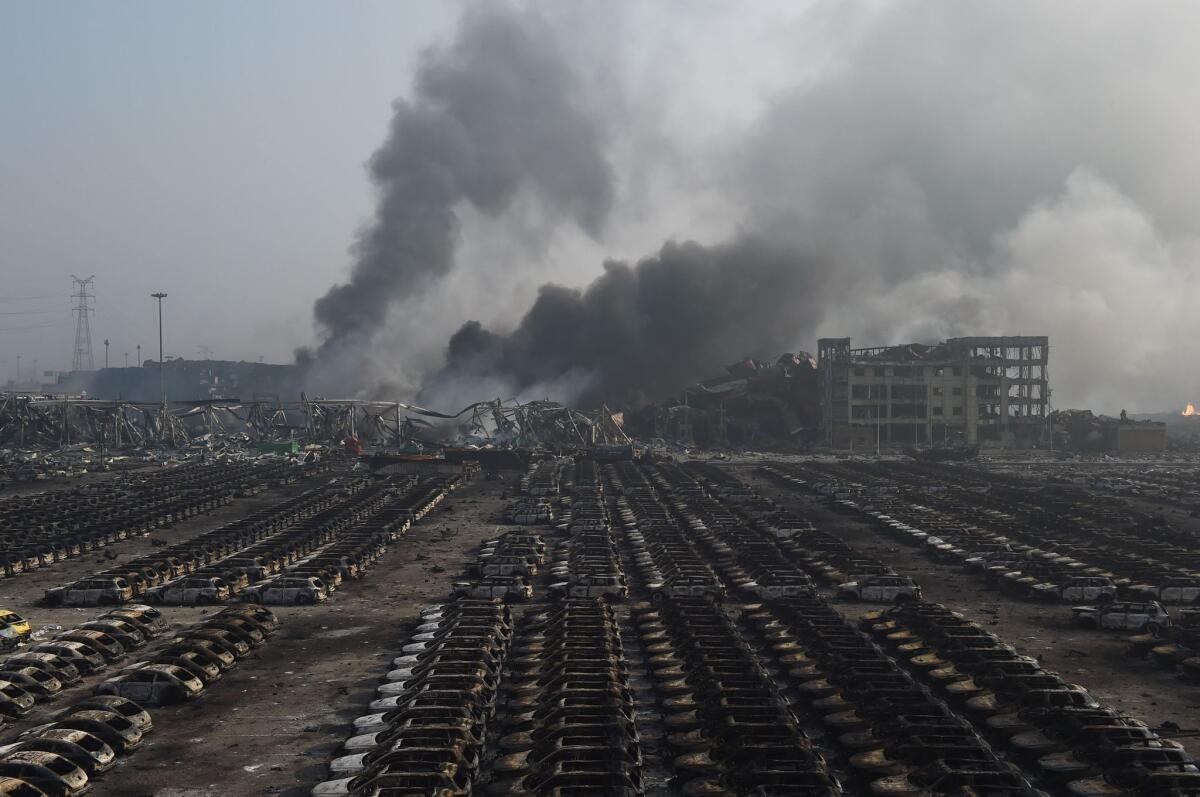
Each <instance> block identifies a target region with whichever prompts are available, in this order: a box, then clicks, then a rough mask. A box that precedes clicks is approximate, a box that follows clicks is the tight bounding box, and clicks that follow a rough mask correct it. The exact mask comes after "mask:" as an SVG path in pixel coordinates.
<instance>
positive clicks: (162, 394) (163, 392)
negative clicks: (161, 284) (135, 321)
mask: <svg viewBox="0 0 1200 797" xmlns="http://www.w3.org/2000/svg"><path fill="white" fill-rule="evenodd" d="M150 295H151V296H152V297H154V298H155V299H158V397H159V402H160V404H161V407H160V411H161V412H162V428H161V433H162V435H163V436H164V437H165V436H166V434H167V379H166V374H165V373H164V371H163V334H162V300H163V299H165V298H167V295H166V294H165V293H162V292H159V293H152V294H150ZM138 348H139V349H140V348H141V347H138Z"/></svg>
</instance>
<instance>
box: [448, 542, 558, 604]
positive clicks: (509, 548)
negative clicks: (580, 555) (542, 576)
mask: <svg viewBox="0 0 1200 797" xmlns="http://www.w3.org/2000/svg"><path fill="white" fill-rule="evenodd" d="M545 559H546V543H545V541H543V539H542V538H541V537H540V536H539V535H537V534H532V533H529V532H525V531H520V530H513V531H507V532H504V533H502V534H500V535H499V536H497V537H493V538H491V539H490V540H487V541H485V542H484V543H483V544H482V545H481V546H480V548H479V553H478V554H477V556H476V560H475V563H474V564H473V565H472V567H471V568H470V569H469V571H468V573H467V578H465V579H463V580H461V581H456V582H454V586H453V594H454V596H455V597H467V598H496V599H499V600H504V601H527V600H529V599H531V598H532V597H533V579H534V578H535V577H536V576H537V575H538V573H539V572H540V568H541V566H542V564H543V562H544V561H545Z"/></svg>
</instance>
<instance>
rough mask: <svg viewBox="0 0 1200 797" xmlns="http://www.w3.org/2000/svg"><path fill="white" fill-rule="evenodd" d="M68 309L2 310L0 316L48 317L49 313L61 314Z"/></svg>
mask: <svg viewBox="0 0 1200 797" xmlns="http://www.w3.org/2000/svg"><path fill="white" fill-rule="evenodd" d="M66 309H67V308H65V307H55V308H54V309H53V310H0V315H46V314H47V313H61V312H62V311H63V310H66Z"/></svg>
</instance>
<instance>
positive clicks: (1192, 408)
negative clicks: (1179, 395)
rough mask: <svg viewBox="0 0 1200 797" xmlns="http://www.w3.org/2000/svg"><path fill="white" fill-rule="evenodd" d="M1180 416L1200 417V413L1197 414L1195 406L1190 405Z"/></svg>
mask: <svg viewBox="0 0 1200 797" xmlns="http://www.w3.org/2000/svg"><path fill="white" fill-rule="evenodd" d="M1180 415H1200V412H1196V407H1195V405H1194V404H1188V405H1187V406H1186V407H1184V408H1183V412H1181V413H1180Z"/></svg>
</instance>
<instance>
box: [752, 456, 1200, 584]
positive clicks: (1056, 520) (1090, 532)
mask: <svg viewBox="0 0 1200 797" xmlns="http://www.w3.org/2000/svg"><path fill="white" fill-rule="evenodd" d="M766 471H767V472H768V474H769V475H772V476H773V477H775V478H776V479H778V480H781V481H783V482H784V483H785V484H789V485H791V486H794V487H805V488H808V489H812V490H814V491H817V492H820V493H823V494H825V495H827V496H832V497H833V498H834V500H835V505H836V506H838V507H839V508H841V509H843V510H844V511H847V512H850V513H853V514H856V515H859V516H861V517H863V518H864V519H866V520H867V521H868V522H870V523H871V524H872V525H874V526H875V527H876V528H877V529H879V530H880V531H881V532H883V533H885V534H888V535H890V536H893V537H895V538H896V539H898V540H900V541H901V542H904V543H906V544H909V545H913V546H919V547H921V548H922V550H923V551H924V552H925V553H926V554H927V555H928V556H930V557H931V558H933V559H935V560H937V561H945V562H958V563H961V564H962V565H963V566H964V567H965V568H967V569H968V570H969V571H973V572H982V573H983V574H984V575H985V577H987V579H988V583H991V584H995V585H996V586H997V587H999V588H1001V589H1003V590H1004V591H1006V592H1008V593H1010V594H1013V595H1015V596H1018V597H1030V598H1036V599H1043V600H1062V601H1070V602H1080V601H1095V600H1108V599H1115V598H1123V599H1128V600H1142V601H1146V600H1157V601H1161V602H1163V603H1168V604H1188V603H1195V602H1197V601H1200V539H1197V538H1196V537H1195V536H1194V535H1192V534H1190V533H1189V532H1185V531H1183V530H1181V529H1174V528H1172V527H1170V526H1169V525H1167V524H1165V523H1164V522H1162V521H1161V519H1155V518H1150V517H1146V516H1142V515H1139V514H1138V513H1136V512H1134V511H1133V510H1132V509H1130V508H1129V507H1127V506H1125V505H1124V504H1123V503H1122V502H1121V501H1119V500H1114V499H1111V498H1110V499H1107V500H1106V499H1105V497H1103V496H1096V495H1093V494H1081V493H1079V492H1078V491H1077V490H1074V489H1068V488H1064V487H1062V486H1061V485H1050V486H1044V487H1042V488H1035V487H1034V486H1033V485H1029V484H1023V483H1021V482H1020V481H1014V480H1013V479H1012V477H1008V478H999V479H996V480H995V481H993V478H992V477H993V474H985V473H982V472H979V473H977V474H976V475H974V476H966V477H964V476H961V475H958V476H950V475H946V474H945V473H944V472H943V471H942V470H935V471H934V473H935V474H936V476H931V475H929V474H927V473H926V472H925V471H923V470H921V469H915V468H911V467H909V466H907V465H905V464H902V463H886V464H884V463H876V464H874V465H871V466H867V465H862V464H860V465H857V466H855V467H853V468H852V467H851V466H850V465H832V464H829V463H822V464H821V465H820V466H819V467H817V466H815V465H806V466H804V467H803V468H798V467H795V466H792V467H789V468H788V469H787V470H786V471H785V470H780V469H778V468H770V467H768V468H767V469H766ZM960 471H966V472H967V473H968V474H972V473H974V472H972V471H970V470H968V469H960ZM964 480H966V481H967V485H966V486H960V485H961V483H962V482H963V481H964Z"/></svg>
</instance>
